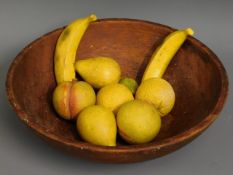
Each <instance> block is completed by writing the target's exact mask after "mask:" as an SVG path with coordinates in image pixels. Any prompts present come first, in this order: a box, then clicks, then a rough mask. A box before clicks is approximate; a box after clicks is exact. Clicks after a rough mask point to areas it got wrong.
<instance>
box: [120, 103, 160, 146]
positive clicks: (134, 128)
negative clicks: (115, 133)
mask: <svg viewBox="0 0 233 175" xmlns="http://www.w3.org/2000/svg"><path fill="white" fill-rule="evenodd" d="M117 126H118V129H119V134H120V136H121V137H122V138H123V139H124V140H125V141H127V142H128V143H136V144H140V143H147V142H150V141H152V140H153V139H154V138H155V137H156V135H157V134H158V133H159V130H160V127H161V117H160V115H159V112H158V111H157V110H156V109H155V107H154V106H153V105H151V104H149V103H147V102H144V101H140V100H133V101H130V102H127V103H125V104H124V105H122V106H121V107H120V109H119V111H118V113H117Z"/></svg>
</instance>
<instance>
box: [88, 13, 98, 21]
mask: <svg viewBox="0 0 233 175" xmlns="http://www.w3.org/2000/svg"><path fill="white" fill-rule="evenodd" d="M89 20H90V21H96V20H97V16H96V15H95V14H91V15H90V16H89Z"/></svg>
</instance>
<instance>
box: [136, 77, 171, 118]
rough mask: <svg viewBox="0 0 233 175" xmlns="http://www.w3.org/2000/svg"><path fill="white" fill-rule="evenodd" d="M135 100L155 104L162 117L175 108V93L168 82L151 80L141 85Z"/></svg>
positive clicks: (156, 79)
mask: <svg viewBox="0 0 233 175" xmlns="http://www.w3.org/2000/svg"><path fill="white" fill-rule="evenodd" d="M135 98H136V99H139V100H143V101H146V102H148V103H151V104H153V105H154V106H155V108H156V109H157V110H158V111H159V113H160V115H161V116H165V115H167V114H168V113H169V112H170V111H171V110H172V108H173V106H174V103H175V92H174V90H173V88H172V86H171V85H170V83H168V82H167V81H166V80H164V79H161V78H151V79H148V80H145V81H143V82H142V83H141V85H140V86H139V87H138V89H137V92H136V96H135Z"/></svg>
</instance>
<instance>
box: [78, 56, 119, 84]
mask: <svg viewBox="0 0 233 175" xmlns="http://www.w3.org/2000/svg"><path fill="white" fill-rule="evenodd" d="M75 69H76V71H77V72H78V73H79V75H80V76H81V77H82V78H83V79H84V80H85V81H86V82H88V83H89V84H91V85H92V86H93V87H95V88H101V87H103V86H106V85H109V84H112V83H118V81H119V80H120V76H121V69H120V66H119V64H118V63H117V62H116V61H115V60H114V59H112V58H109V57H96V58H89V59H85V60H78V61H77V62H76V63H75Z"/></svg>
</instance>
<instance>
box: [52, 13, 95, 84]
mask: <svg viewBox="0 0 233 175" xmlns="http://www.w3.org/2000/svg"><path fill="white" fill-rule="evenodd" d="M96 19H97V17H96V16H95V15H90V16H88V17H86V18H81V19H77V20H75V21H73V22H72V23H71V24H69V25H68V26H67V27H66V28H65V29H64V30H63V32H62V33H61V35H60V36H59V38H58V41H57V45H56V50H55V56H54V71H55V76H56V81H57V84H59V83H62V82H63V81H72V80H74V79H76V77H75V68H74V62H75V56H76V51H77V48H78V46H79V43H80V40H81V39H82V37H83V34H84V33H85V31H86V29H87V28H88V26H89V24H90V23H91V22H92V21H95V20H96Z"/></svg>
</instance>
